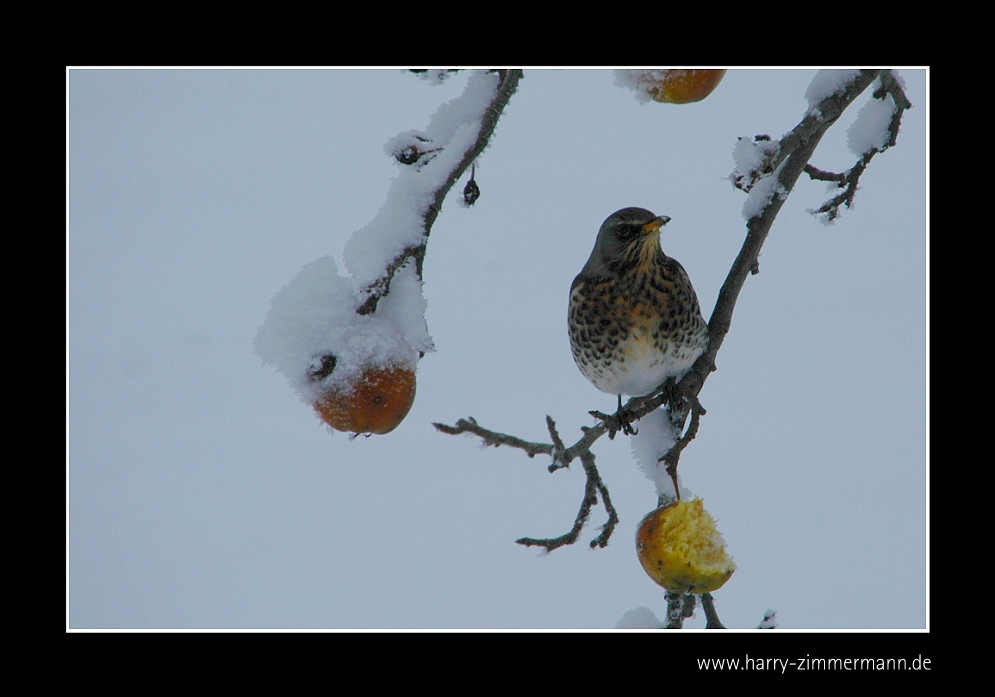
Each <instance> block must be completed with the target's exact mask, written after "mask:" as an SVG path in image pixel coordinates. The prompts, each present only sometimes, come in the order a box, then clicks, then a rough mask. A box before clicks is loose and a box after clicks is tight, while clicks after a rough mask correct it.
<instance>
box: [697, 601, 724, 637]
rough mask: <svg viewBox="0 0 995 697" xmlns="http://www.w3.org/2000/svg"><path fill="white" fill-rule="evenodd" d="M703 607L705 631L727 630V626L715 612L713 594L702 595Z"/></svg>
mask: <svg viewBox="0 0 995 697" xmlns="http://www.w3.org/2000/svg"><path fill="white" fill-rule="evenodd" d="M701 607H703V608H704V609H705V620H706V622H705V629H725V625H724V624H722V622H721V621H720V620H719V614H718V613H717V612H715V601H714V600H712V594H711V593H702V595H701Z"/></svg>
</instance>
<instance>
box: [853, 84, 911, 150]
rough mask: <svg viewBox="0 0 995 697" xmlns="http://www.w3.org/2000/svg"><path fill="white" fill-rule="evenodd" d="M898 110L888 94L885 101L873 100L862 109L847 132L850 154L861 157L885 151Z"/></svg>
mask: <svg viewBox="0 0 995 697" xmlns="http://www.w3.org/2000/svg"><path fill="white" fill-rule="evenodd" d="M875 84H877V83H875ZM897 108H898V107H897V106H896V105H895V99H894V98H893V97H892V96H891V95H890V94H886V95H885V96H884V99H871V100H870V101H869V102H867V104H865V105H864V106H863V107H861V109H860V111H859V112H857V119H856V121H854V122H853V123H852V124H851V125H850V128H849V129H848V130H847V132H846V135H847V140H846V145H847V147H848V148H849V149H850V152H852V153H853V154H854V155H857V156H860V155H863V154H864V153H867V152H870V151H872V150H883V149H884V147H885V145H886V144H887V143H888V139H889V137H890V134H889V132H888V127H889V126H890V125H891V119H892V117H893V116H894V115H895V110H896V109H897Z"/></svg>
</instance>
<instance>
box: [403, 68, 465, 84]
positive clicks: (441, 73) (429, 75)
mask: <svg viewBox="0 0 995 697" xmlns="http://www.w3.org/2000/svg"><path fill="white" fill-rule="evenodd" d="M412 72H414V73H415V75H417V76H418V77H420V78H421V79H422V80H428V81H429V82H431V83H432V84H433V85H441V84H442V83H443V82H445V81H446V79H447V78H449V77H452V76H453V75H454V74H455V73H456V72H457V71H455V70H449V69H446V68H429V69H428V70H425V71H412Z"/></svg>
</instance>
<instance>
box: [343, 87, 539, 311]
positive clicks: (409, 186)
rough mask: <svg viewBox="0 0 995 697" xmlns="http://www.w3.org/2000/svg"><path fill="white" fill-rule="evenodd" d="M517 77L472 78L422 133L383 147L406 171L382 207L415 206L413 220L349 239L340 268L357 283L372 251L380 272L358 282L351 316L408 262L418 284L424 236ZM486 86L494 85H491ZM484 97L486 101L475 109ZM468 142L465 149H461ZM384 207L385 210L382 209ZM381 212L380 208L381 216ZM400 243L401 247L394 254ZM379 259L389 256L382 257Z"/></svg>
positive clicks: (372, 304) (371, 307)
mask: <svg viewBox="0 0 995 697" xmlns="http://www.w3.org/2000/svg"><path fill="white" fill-rule="evenodd" d="M521 77H522V71H521V70H498V71H495V72H492V73H486V74H482V75H477V76H474V78H471V82H470V83H468V84H467V87H466V91H465V92H464V94H463V96H462V97H460V98H459V99H457V100H453V101H452V102H450V103H449V104H447V105H445V106H444V107H443V108H440V109H439V111H438V112H436V114H435V116H434V117H433V118H432V121H431V122H430V123H429V125H428V127H427V128H426V129H425V131H424V132H418V131H408V132H407V133H402V134H401V135H399V136H397V137H396V138H394V139H392V140H391V141H390V142H389V143H388V144H387V148H386V149H387V150H388V152H389V153H390V154H391V156H393V157H394V159H396V160H397V161H398V162H399V163H401V164H402V165H404V166H406V167H410V168H411V169H410V170H409V171H407V172H403V173H402V175H401V176H399V177H398V178H397V179H395V180H394V186H393V187H392V188H391V193H390V194H389V195H388V204H390V203H391V202H392V201H399V200H405V199H406V200H409V201H412V200H413V201H414V202H415V205H414V210H413V211H411V212H413V213H414V216H411V217H413V218H414V220H410V219H409V220H408V221H405V222H406V223H407V225H402V226H399V227H398V228H391V227H386V228H381V227H380V226H379V225H378V224H377V223H378V222H380V217H381V216H380V215H378V216H377V219H375V220H374V222H373V223H370V225H369V226H368V227H367V228H364V230H361V231H360V232H358V233H356V235H355V236H354V240H355V242H353V241H352V240H350V243H349V245H348V246H347V248H346V257H347V262H346V263H347V265H348V266H349V268H350V270H352V271H353V273H354V274H356V276H357V278H360V275H361V274H366V275H368V273H369V267H370V266H371V264H370V263H363V262H361V261H360V257H365V256H366V255H368V254H369V253H370V250H373V249H376V250H378V252H379V253H378V254H377V255H375V262H376V263H377V264H378V265H377V267H376V268H378V269H380V273H379V275H377V276H376V278H374V279H372V280H366V275H363V276H362V277H361V283H362V293H363V294H364V295H365V296H366V299H365V300H364V302H363V303H362V304H361V305H360V306H359V307H358V308H357V310H356V312H358V313H359V314H361V315H367V314H370V313H372V312H374V311H375V310H376V308H377V303H378V302H379V301H380V298H382V297H383V296H385V295H387V293H389V292H390V283H391V280H393V278H394V274H396V273H397V271H398V270H399V269H401V268H403V267H404V266H405V264H407V263H408V262H409V261H412V260H413V261H414V262H415V273H416V274H417V276H418V278H419V279H420V278H421V277H422V264H423V262H424V258H425V248H426V245H427V244H428V236H429V234H431V232H432V225H433V224H434V223H435V220H436V218H438V217H439V212H440V211H441V210H442V202H443V201H444V200H445V198H446V195H447V194H448V193H449V190H450V189H452V187H453V184H455V183H456V182H457V181H458V180H459V178H460V177H461V176H463V173H464V172H466V170H467V169H468V168H469V167H470V165H471V164H472V163H473V161H474V160H476V159H477V157H478V156H479V155H480V153H482V152H483V151H484V148H485V147H487V144H488V143H489V142H490V138H491V135H492V134H493V133H494V128H495V126H497V122H498V119H499V118H501V113H502V112H503V111H504V108H505V106H506V105H507V104H508V100H509V99H511V95H513V94H514V93H515V90H516V89H518V81H519V80H520V79H521ZM478 83H479V84H478ZM492 83H496V84H494V85H493V86H491V84H492ZM485 98H486V99H489V102H488V103H484V104H481V102H482V100H483V99H485ZM481 107H483V108H481ZM468 141H469V147H467V145H466V144H467V142H468ZM395 190H396V191H395ZM395 205H396V204H395ZM387 208H388V206H387V205H385V206H384V209H387ZM384 213H385V211H384V210H383V209H382V210H381V214H384ZM385 217H387V218H396V217H397V215H396V211H395V210H388V211H387V212H386V216H385ZM405 227H406V228H407V229H404V228H405ZM364 233H365V234H364ZM392 238H393V239H392ZM404 238H406V240H405V241H406V242H407V244H404V246H403V247H402V248H401V249H400V250H399V251H394V250H397V247H398V246H399V244H400V240H402V239H404ZM385 254H386V255H389V256H386V257H385ZM349 259H353V263H349V261H348V260H349ZM364 261H365V259H364ZM354 267H355V269H354Z"/></svg>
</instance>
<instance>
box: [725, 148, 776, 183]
mask: <svg viewBox="0 0 995 697" xmlns="http://www.w3.org/2000/svg"><path fill="white" fill-rule="evenodd" d="M780 153H781V141H779V140H771V138H770V137H769V136H757V137H756V138H754V139H753V140H750V139H749V138H740V139H739V140H738V141H736V147H735V148H733V149H732V160H733V163H734V164H735V169H733V171H732V174H730V175H729V180H730V181H731V182H732V184H733V186H735V187H736V188H737V189H742V190H743V191H749V190H750V189H752V188H753V185H754V184H756V183H757V181H758V180H759V179H761V178H762V177H764V176H766V175H768V174H770V173H771V172H773V171H774V161H775V160H776V159H777V156H778V155H779V154H780Z"/></svg>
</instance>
